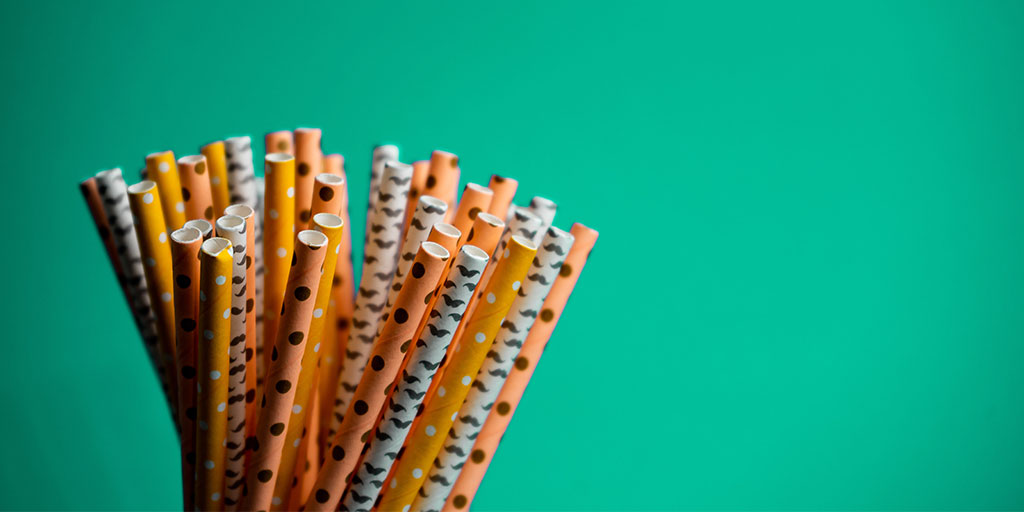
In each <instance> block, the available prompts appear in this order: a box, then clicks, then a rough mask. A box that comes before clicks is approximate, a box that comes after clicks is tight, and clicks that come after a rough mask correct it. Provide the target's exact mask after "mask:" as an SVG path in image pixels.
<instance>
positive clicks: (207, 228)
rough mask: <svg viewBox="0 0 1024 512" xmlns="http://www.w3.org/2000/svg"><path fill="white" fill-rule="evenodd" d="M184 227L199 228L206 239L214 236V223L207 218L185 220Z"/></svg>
mask: <svg viewBox="0 0 1024 512" xmlns="http://www.w3.org/2000/svg"><path fill="white" fill-rule="evenodd" d="M184 227H186V228H193V229H197V230H199V233H200V234H201V235H203V240H204V241H206V240H209V239H210V238H211V237H213V224H211V223H210V221H208V220H206V219H192V220H188V221H185V226H184Z"/></svg>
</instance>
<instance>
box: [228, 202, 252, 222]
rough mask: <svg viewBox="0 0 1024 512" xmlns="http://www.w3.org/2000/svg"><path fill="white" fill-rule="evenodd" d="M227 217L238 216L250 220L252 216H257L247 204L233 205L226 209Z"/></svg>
mask: <svg viewBox="0 0 1024 512" xmlns="http://www.w3.org/2000/svg"><path fill="white" fill-rule="evenodd" d="M224 214H225V215H238V216H239V217H241V218H243V219H248V218H249V216H250V215H256V212H255V211H253V209H252V207H251V206H249V205H246V204H233V205H230V206H228V207H227V208H224Z"/></svg>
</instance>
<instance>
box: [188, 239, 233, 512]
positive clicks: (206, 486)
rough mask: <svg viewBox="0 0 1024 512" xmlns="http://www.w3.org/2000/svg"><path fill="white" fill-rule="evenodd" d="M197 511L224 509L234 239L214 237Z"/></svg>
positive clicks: (205, 256) (203, 297)
mask: <svg viewBox="0 0 1024 512" xmlns="http://www.w3.org/2000/svg"><path fill="white" fill-rule="evenodd" d="M199 258H200V277H199V332H200V333H201V334H200V337H199V340H198V344H197V349H196V356H197V364H196V366H197V369H198V376H197V377H198V379H197V380H198V382H197V384H196V401H197V405H196V409H197V412H198V424H199V429H198V430H197V431H196V437H197V440H196V465H197V467H196V504H195V508H196V510H201V511H206V510H223V509H224V501H223V500H222V499H221V494H222V493H223V492H224V461H225V458H226V457H225V455H226V444H227V431H228V428H227V420H228V413H227V401H228V376H227V375H228V371H229V367H228V350H229V349H228V345H229V344H230V342H231V321H230V318H231V285H230V283H231V276H232V274H233V270H232V267H233V263H232V260H231V242H230V241H228V240H227V239H226V238H219V237H214V238H211V239H209V240H207V241H205V242H203V245H202V247H201V249H200V253H199Z"/></svg>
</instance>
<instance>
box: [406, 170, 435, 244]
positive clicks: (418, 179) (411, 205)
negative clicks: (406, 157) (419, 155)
mask: <svg viewBox="0 0 1024 512" xmlns="http://www.w3.org/2000/svg"><path fill="white" fill-rule="evenodd" d="M428 172H430V160H417V161H415V162H413V163H412V181H411V182H410V183H409V202H408V204H406V206H405V228H406V229H409V222H410V221H412V214H413V212H414V211H415V210H416V201H418V200H419V198H420V196H421V195H423V189H424V187H426V186H427V173H428Z"/></svg>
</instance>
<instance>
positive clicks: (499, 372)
mask: <svg viewBox="0 0 1024 512" xmlns="http://www.w3.org/2000/svg"><path fill="white" fill-rule="evenodd" d="M487 373H488V374H490V375H491V377H501V378H503V379H506V378H508V372H506V371H505V370H502V369H496V370H491V371H489V372H487Z"/></svg>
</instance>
